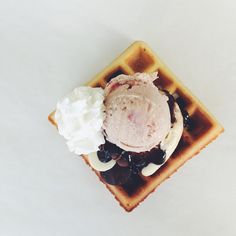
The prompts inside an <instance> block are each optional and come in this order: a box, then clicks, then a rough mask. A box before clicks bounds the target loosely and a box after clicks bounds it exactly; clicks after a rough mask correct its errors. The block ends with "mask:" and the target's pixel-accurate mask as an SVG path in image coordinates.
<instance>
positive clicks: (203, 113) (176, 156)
mask: <svg viewBox="0 0 236 236" xmlns="http://www.w3.org/2000/svg"><path fill="white" fill-rule="evenodd" d="M154 71H158V75H159V79H158V82H157V83H158V86H160V87H161V88H163V89H165V90H168V91H169V92H170V93H171V94H177V95H178V96H179V98H178V101H179V102H180V103H181V105H182V106H183V107H184V109H185V110H187V112H188V113H189V115H190V117H191V121H192V125H191V128H189V129H184V132H183V135H182V138H181V140H180V142H179V145H178V147H177V148H176V150H175V152H174V153H173V154H172V156H171V157H170V158H169V159H168V161H167V162H166V163H165V164H164V165H162V166H161V168H159V169H158V170H157V171H156V172H155V173H154V174H153V175H152V176H149V177H140V176H137V179H136V180H135V181H133V183H131V184H127V185H123V186H112V185H109V184H106V183H104V182H103V181H102V179H101V176H100V174H99V172H98V171H96V170H94V169H93V171H94V172H95V173H96V174H97V176H98V177H99V178H100V180H101V181H102V182H103V183H104V184H105V185H106V187H107V189H108V190H109V191H110V192H111V193H112V194H113V195H114V196H115V198H116V199H117V200H118V202H119V203H120V205H121V206H122V207H123V208H124V209H125V210H126V211H128V212H129V211H132V210H133V209H134V208H135V207H136V206H137V205H138V204H139V203H140V202H142V201H143V200H144V199H145V198H146V197H147V196H148V195H149V194H150V193H151V192H153V191H154V190H155V189H156V188H157V186H159V185H160V184H161V183H162V182H163V181H164V180H165V179H167V178H168V177H170V176H171V175H172V174H173V173H174V172H175V171H176V170H177V169H178V168H179V167H180V166H182V165H183V164H184V163H185V162H186V161H187V160H189V159H190V158H192V157H193V156H194V155H196V154H197V153H199V152H200V151H201V150H202V149H203V148H204V147H206V145H207V144H209V143H210V142H211V141H213V140H214V139H215V138H216V137H217V136H218V135H219V134H220V133H221V132H223V130H224V129H223V127H222V126H221V125H220V124H219V123H218V122H217V120H216V119H215V118H214V117H213V116H212V115H211V114H210V113H209V112H208V111H207V109H206V108H205V107H204V105H203V104H202V103H201V102H200V101H199V100H198V99H197V98H196V97H195V96H194V95H193V94H192V93H191V92H190V91H189V90H188V89H187V88H186V87H185V86H184V85H183V84H182V83H181V82H180V81H179V80H178V79H177V78H176V76H175V75H174V74H173V73H172V72H171V71H170V70H169V69H168V68H167V66H166V65H165V64H164V63H163V62H162V61H161V60H160V59H159V58H158V57H157V56H156V55H155V53H154V52H153V51H152V50H151V49H150V48H149V47H148V45H147V44H146V43H144V42H141V41H137V42H134V43H133V44H132V45H131V46H130V47H129V48H127V49H126V50H125V51H124V52H123V53H122V54H121V55H120V56H119V57H117V58H116V59H115V60H114V61H113V62H112V63H111V64H110V65H109V66H107V67H106V68H105V69H104V70H103V71H101V72H100V73H99V74H97V75H96V76H95V77H94V79H92V80H91V81H90V82H89V83H88V84H87V85H89V86H92V87H102V88H104V87H105V85H106V83H107V82H109V81H110V80H111V79H112V78H114V77H116V76H117V75H119V74H127V75H131V74H134V73H136V72H154ZM49 120H50V121H51V123H52V124H54V125H56V122H55V120H54V112H52V113H51V114H50V115H49ZM83 159H84V160H85V162H86V163H87V164H88V165H89V162H88V159H87V157H86V156H85V155H84V156H83Z"/></svg>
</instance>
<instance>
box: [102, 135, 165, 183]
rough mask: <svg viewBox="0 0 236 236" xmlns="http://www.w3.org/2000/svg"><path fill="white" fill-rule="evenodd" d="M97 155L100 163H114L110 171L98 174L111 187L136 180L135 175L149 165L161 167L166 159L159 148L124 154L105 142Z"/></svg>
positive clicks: (113, 145) (121, 150) (119, 149)
mask: <svg viewBox="0 0 236 236" xmlns="http://www.w3.org/2000/svg"><path fill="white" fill-rule="evenodd" d="M97 154H98V158H99V159H100V161H102V162H108V161H110V160H111V159H113V160H115V161H116V165H115V166H114V167H113V168H112V169H110V170H108V171H104V172H101V173H100V174H101V177H102V178H103V180H104V181H105V182H106V183H108V184H112V185H123V184H126V183H128V182H132V178H136V177H135V175H139V173H140V172H141V170H142V169H143V168H144V167H146V166H147V165H148V164H149V163H154V164H156V165H161V164H163V163H164V162H165V157H166V153H165V151H163V150H161V149H160V147H159V146H157V147H155V148H153V149H151V150H150V151H149V152H140V153H135V152H126V151H124V150H123V149H121V148H119V147H117V146H116V145H115V144H112V143H110V142H108V141H107V140H106V142H105V144H104V145H101V146H100V150H99V151H98V152H97Z"/></svg>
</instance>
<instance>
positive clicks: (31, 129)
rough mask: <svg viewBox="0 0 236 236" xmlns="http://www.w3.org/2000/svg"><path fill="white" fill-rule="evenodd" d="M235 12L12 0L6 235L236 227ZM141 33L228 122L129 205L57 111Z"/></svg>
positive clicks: (1, 67) (219, 0)
mask: <svg viewBox="0 0 236 236" xmlns="http://www.w3.org/2000/svg"><path fill="white" fill-rule="evenodd" d="M235 12H236V2H235V1H234V0H224V1H223V0H198V1H193V0H192V1H190V0H179V1H170V0H165V1H164V0H158V1H154V0H152V1H145V0H139V1H134V0H133V1H132V0H120V1H108V0H107V1H105V0H102V1H89V0H86V1H81V0H40V1H36V0H35V1H32V0H21V1H19V0H8V1H4V0H0V107H1V108H0V110H1V116H0V145H1V148H0V235H1V236H21V235H24V236H38V235H40V236H41V235H42V236H54V235H55V236H64V235H65V236H67V235H70V236H74V235H76V236H77V235H134V236H138V235H147V236H149V235H150V236H151V235H162V236H165V235H175V236H179V235H180V236H185V235H186V236H189V235H191V236H199V235H204V236H205V235H207V236H208V235H214V236H218V235H227V236H234V235H236V222H235V221H236V220H235V219H236V184H235V180H236V157H235V150H234V149H235V147H236V143H235V140H236V126H235V116H236V97H235V94H236V88H235V87H236V77H235V76H236V66H235V63H236V30H235V29H236V14H235ZM137 39H141V40H144V41H146V42H147V43H148V44H149V45H150V46H151V47H152V48H153V49H154V50H155V51H156V52H157V53H158V55H159V56H160V57H161V58H162V59H163V60H164V61H165V62H166V63H167V64H168V65H169V67H170V68H171V69H172V71H174V72H175V73H176V74H177V76H178V77H179V78H180V79H181V80H182V82H184V84H185V85H187V86H188V87H189V88H190V89H191V90H192V91H193V93H194V94H195V95H197V97H199V98H200V100H201V101H203V102H204V104H205V105H206V106H207V107H208V108H209V110H210V111H211V112H212V113H213V114H214V115H215V116H216V117H217V118H218V120H219V121H220V122H221V123H222V124H223V125H224V127H225V130H226V131H225V133H224V134H223V135H221V136H220V137H219V138H218V139H217V140H216V141H215V142H213V143H212V144H210V145H209V146H208V147H207V148H206V149H204V150H203V151H202V152H201V153H200V154H199V155H198V156H197V157H196V158H194V159H192V160H191V161H189V162H188V163H187V164H185V166H184V167H182V168H181V169H180V170H179V171H178V172H177V173H176V174H174V176H172V178H170V179H169V180H167V181H166V182H165V183H164V184H162V185H161V186H160V187H159V188H158V190H157V191H156V192H155V193H154V194H152V195H151V196H150V197H148V199H146V201H145V202H144V203H142V204H141V205H140V206H139V207H138V208H137V209H136V210H134V211H133V212H132V213H130V214H127V213H125V212H124V211H123V209H122V208H120V207H119V206H118V204H117V202H116V201H115V200H114V199H113V196H112V195H111V194H110V193H109V192H108V191H107V190H106V189H105V188H104V186H103V185H102V184H101V183H100V182H99V181H98V179H97V177H96V176H95V174H94V173H93V172H92V171H91V170H90V169H89V168H88V167H87V166H86V165H85V164H84V162H83V161H82V160H81V159H80V158H78V157H76V156H75V155H74V154H72V153H69V151H68V150H67V147H66V145H65V142H64V140H63V138H62V137H60V136H59V135H58V133H57V132H56V130H55V129H54V128H53V127H52V126H51V125H50V124H49V123H48V121H47V115H48V113H49V112H50V111H51V110H52V109H53V108H54V106H55V104H56V102H57V100H58V99H59V98H60V97H61V96H62V95H64V94H66V93H67V92H68V91H70V90H71V89H73V88H74V87H75V86H77V85H80V84H81V83H83V82H85V81H87V80H88V79H90V78H91V77H92V76H93V75H94V74H96V73H97V72H99V71H100V70H101V69H103V68H104V67H105V66H106V65H107V64H108V63H109V62H110V61H111V60H112V59H114V57H116V56H117V55H118V54H119V53H120V52H121V51H122V50H124V49H125V48H126V47H127V46H129V44H130V43H132V42H133V41H134V40H137Z"/></svg>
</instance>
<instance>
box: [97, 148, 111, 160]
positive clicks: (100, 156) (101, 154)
mask: <svg viewBox="0 0 236 236" xmlns="http://www.w3.org/2000/svg"><path fill="white" fill-rule="evenodd" d="M97 156H98V159H99V160H100V161H101V162H103V163H107V162H109V161H110V160H111V159H112V157H111V155H110V154H109V153H108V152H107V151H104V150H103V151H98V152H97Z"/></svg>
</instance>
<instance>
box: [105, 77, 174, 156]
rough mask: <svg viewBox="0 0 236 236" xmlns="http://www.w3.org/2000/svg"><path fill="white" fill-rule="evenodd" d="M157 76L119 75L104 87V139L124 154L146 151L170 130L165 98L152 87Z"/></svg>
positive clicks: (162, 138) (166, 98) (168, 111)
mask: <svg viewBox="0 0 236 236" xmlns="http://www.w3.org/2000/svg"><path fill="white" fill-rule="evenodd" d="M156 78H157V73H152V74H146V73H136V74H134V75H132V76H128V75H120V76H118V77H116V78H114V79H112V80H111V82H110V83H108V84H107V86H106V88H105V107H106V110H105V111H106V116H105V120H104V123H103V129H104V133H105V136H106V139H107V140H108V141H110V142H111V143H114V144H116V145H117V146H119V147H120V148H122V149H124V150H125V151H132V152H145V151H150V150H151V149H152V148H153V147H155V146H157V145H158V144H159V143H160V142H161V141H162V140H164V139H165V137H166V136H167V134H168V132H169V131H170V128H171V117H170V110H169V106H168V103H167V101H168V97H167V96H166V95H165V94H164V93H161V92H160V91H159V89H158V88H157V87H156V86H155V85H154V84H153V81H154V80H155V79H156Z"/></svg>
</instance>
